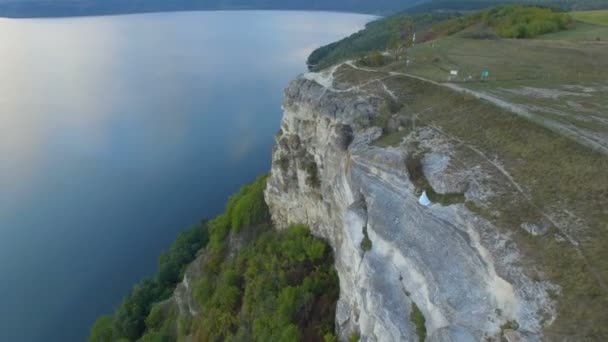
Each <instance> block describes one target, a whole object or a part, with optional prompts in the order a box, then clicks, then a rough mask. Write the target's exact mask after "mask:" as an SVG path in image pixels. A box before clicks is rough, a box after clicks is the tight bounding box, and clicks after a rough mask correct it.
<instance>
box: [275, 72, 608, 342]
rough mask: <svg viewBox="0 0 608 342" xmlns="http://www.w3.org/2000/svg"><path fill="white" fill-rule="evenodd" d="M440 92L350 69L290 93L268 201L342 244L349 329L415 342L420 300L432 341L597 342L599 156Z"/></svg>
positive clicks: (345, 330) (283, 215) (340, 315)
mask: <svg viewBox="0 0 608 342" xmlns="http://www.w3.org/2000/svg"><path fill="white" fill-rule="evenodd" d="M440 88H441V87H439V86H436V85H432V84H425V83H424V82H423V81H420V80H415V79H409V78H407V77H404V76H398V75H395V74H391V73H387V72H382V71H378V72H373V71H364V70H357V69H355V68H353V67H352V66H349V65H347V64H343V65H340V66H335V67H333V68H331V69H328V70H325V71H322V72H319V73H308V74H305V75H303V76H302V77H300V78H299V79H297V80H295V81H293V82H292V83H291V84H290V85H289V87H288V88H287V90H286V91H285V102H284V117H283V120H282V123H281V129H280V131H279V133H278V134H277V137H276V146H275V148H274V150H273V166H272V171H271V176H270V178H269V179H268V185H267V189H266V193H265V198H266V201H267V203H268V205H269V207H270V210H271V214H272V218H273V221H274V223H275V224H276V225H277V226H278V227H286V226H287V225H288V224H290V223H295V222H297V223H304V224H308V225H309V226H310V227H311V229H312V231H313V233H314V234H316V235H318V236H321V237H323V238H325V239H327V240H328V241H329V243H330V244H331V246H332V247H333V249H334V252H335V260H336V269H337V271H338V275H339V278H340V289H341V293H340V299H339V302H338V307H337V313H336V324H337V332H338V334H339V336H340V338H341V339H347V338H348V337H349V336H353V335H354V334H360V336H361V339H362V340H367V341H398V340H401V341H404V340H407V341H415V340H420V339H422V338H424V334H425V332H424V331H423V330H424V329H420V318H419V317H417V316H418V315H417V314H416V313H415V312H416V311H417V309H419V310H420V312H421V313H422V315H423V316H424V319H423V322H422V324H424V326H425V329H426V339H427V340H428V341H471V340H486V339H489V340H500V339H506V340H508V341H520V340H526V341H535V340H541V339H547V338H549V339H550V338H557V337H559V338H560V339H568V338H570V339H578V338H582V339H598V338H602V337H603V336H605V330H603V328H601V326H602V323H601V322H602V320H604V319H605V318H606V313H605V309H602V307H603V305H604V304H605V303H606V288H605V283H604V279H605V275H606V267H605V265H604V263H603V262H602V261H601V260H602V255H603V254H601V253H600V254H598V253H599V252H598V250H599V249H601V244H602V243H603V242H605V233H602V232H604V231H605V229H606V228H608V227H606V228H604V226H605V222H606V221H605V218H606V214H607V213H606V211H605V209H602V208H603V206H602V203H605V200H606V196H607V194H608V193H607V189H608V179H607V176H606V174H605V172H603V171H602V169H604V167H605V166H608V164H607V162H606V158H605V157H604V156H602V155H600V154H598V153H596V152H593V151H589V150H587V149H585V148H583V147H580V146H578V145H577V144H576V143H575V142H572V141H570V140H568V139H565V138H563V137H560V136H558V135H557V134H556V133H553V132H551V131H548V130H546V129H544V128H541V127H538V126H536V125H534V124H533V123H531V122H527V121H526V120H525V119H522V118H519V117H517V116H516V115H513V114H511V113H508V112H506V111H504V110H501V109H499V108H497V107H494V106H492V105H490V104H487V103H483V102H481V101H480V100H478V99H474V98H472V97H469V96H467V95H463V94H460V93H456V92H453V91H451V90H448V89H440ZM556 151H559V153H561V155H560V156H557V155H553V154H552V153H554V152H556ZM551 158H553V159H551ZM552 163H555V164H552ZM576 165H579V167H580V168H579V169H578V170H575V168H576ZM556 169H557V171H556ZM604 170H605V169H604ZM577 177H578V178H577ZM576 180H579V181H580V182H579V184H578V189H579V190H580V191H582V192H586V193H585V194H583V195H577V194H576V193H574V194H571V193H570V192H568V191H569V190H570V189H569V188H568V186H569V184H562V182H564V183H567V182H571V181H576ZM583 198H586V199H587V203H585V204H582V203H580V201H581V200H583ZM426 199H430V204H429V203H426ZM598 231H599V233H598ZM598 246H599V247H598ZM602 253H603V252H602ZM556 256H557V257H559V258H563V259H561V260H560V262H557V261H556V260H552V258H555V257H556ZM562 261H563V262H562ZM578 282H581V283H584V284H586V285H584V286H583V285H580V284H579V283H578ZM579 285H580V288H579ZM572 302H576V303H578V304H577V305H575V306H572V305H571V303H572ZM596 302H597V303H596ZM600 303H603V304H600ZM585 310H587V311H589V312H590V313H589V314H586V313H585V312H586V311H585ZM417 327H418V329H417Z"/></svg>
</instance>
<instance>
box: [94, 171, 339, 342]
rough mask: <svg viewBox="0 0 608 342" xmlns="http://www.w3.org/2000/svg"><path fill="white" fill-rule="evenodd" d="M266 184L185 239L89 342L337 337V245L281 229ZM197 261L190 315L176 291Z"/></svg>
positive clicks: (246, 190) (246, 191)
mask: <svg viewBox="0 0 608 342" xmlns="http://www.w3.org/2000/svg"><path fill="white" fill-rule="evenodd" d="M265 186H266V177H260V178H259V179H258V180H257V181H255V182H254V183H251V184H249V185H246V186H245V187H243V188H242V189H241V190H240V191H239V192H238V193H237V194H235V195H234V196H232V197H231V198H230V199H229V200H228V203H227V205H226V210H225V212H224V213H223V214H221V215H219V216H218V217H216V218H215V219H213V220H211V221H209V222H206V223H205V224H204V225H202V226H197V227H194V228H192V229H191V230H189V231H187V232H186V233H183V234H182V235H180V237H178V239H177V241H176V242H175V243H174V245H173V246H172V247H171V249H170V251H169V252H168V253H164V254H163V255H162V256H161V258H160V264H159V271H158V273H157V275H156V276H155V277H154V278H152V279H149V280H145V281H144V282H142V283H141V284H140V285H138V286H136V287H135V288H134V289H133V291H132V292H131V294H129V295H128V296H127V297H126V298H125V300H124V301H123V303H122V304H121V305H120V306H119V307H118V308H117V310H116V312H115V313H114V314H113V315H105V316H101V317H100V318H99V319H98V320H97V321H96V322H95V324H94V326H93V327H92V329H91V334H90V336H89V341H90V342H110V341H176V340H183V339H184V338H188V339H189V340H195V341H301V340H304V341H321V340H326V341H335V336H334V319H335V318H334V317H335V310H336V301H337V300H338V294H339V287H338V278H337V275H336V272H335V270H334V266H333V255H332V251H331V248H330V247H329V246H328V245H327V244H326V243H325V242H323V241H322V240H319V239H317V238H315V237H313V236H312V235H311V234H310V232H309V230H308V228H307V227H306V226H303V225H292V226H291V227H289V228H288V229H286V230H284V231H280V232H277V231H275V230H273V229H272V224H271V223H270V215H269V212H268V207H267V206H266V203H265V202H264V195H263V191H264V188H265ZM207 242H208V244H207ZM201 247H202V248H201ZM194 257H196V260H195V261H194V262H193V265H191V266H189V267H192V268H195V269H200V270H202V272H201V273H198V274H196V275H192V274H191V275H190V276H189V278H188V280H189V283H190V285H189V288H190V289H191V290H190V291H191V293H190V296H191V297H193V300H194V301H195V304H193V305H195V306H196V307H197V309H196V311H197V314H196V315H191V314H184V313H180V311H179V307H178V306H179V305H178V304H177V303H178V301H179V300H178V299H175V297H173V298H169V297H170V295H171V294H172V293H173V291H174V289H175V286H176V283H177V281H181V279H182V278H183V277H184V271H185V268H186V262H187V263H190V262H191V261H192V260H193V258H194ZM185 272H186V273H187V272H188V271H187V270H186V271H185ZM167 299H168V300H167Z"/></svg>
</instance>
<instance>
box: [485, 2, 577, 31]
mask: <svg viewBox="0 0 608 342" xmlns="http://www.w3.org/2000/svg"><path fill="white" fill-rule="evenodd" d="M481 17H482V21H483V23H484V24H485V25H487V26H489V27H491V28H493V29H494V30H495V31H496V33H498V34H499V35H500V36H501V37H505V38H530V37H535V36H538V35H541V34H545V33H551V32H556V31H560V30H565V29H566V28H567V27H568V25H569V24H570V23H571V22H572V18H571V17H570V16H569V15H568V14H566V13H562V12H559V11H556V10H553V9H550V8H541V7H525V6H518V5H509V6H500V7H496V8H492V9H489V10H486V11H483V12H482V14H481Z"/></svg>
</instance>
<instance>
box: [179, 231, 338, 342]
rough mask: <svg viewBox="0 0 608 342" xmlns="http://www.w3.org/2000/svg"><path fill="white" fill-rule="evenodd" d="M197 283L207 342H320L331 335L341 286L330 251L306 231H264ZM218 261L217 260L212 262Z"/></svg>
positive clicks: (197, 330)
mask: <svg viewBox="0 0 608 342" xmlns="http://www.w3.org/2000/svg"><path fill="white" fill-rule="evenodd" d="M220 259H221V261H220V262H219V263H218V264H216V265H213V266H211V267H209V268H208V270H207V272H206V273H205V274H204V275H203V277H202V278H200V279H198V280H197V282H196V283H195V284H194V291H195V292H194V294H195V298H196V300H197V302H198V304H199V305H200V312H201V314H200V317H199V319H198V320H196V321H194V322H191V325H190V326H189V327H188V328H187V329H186V330H185V334H187V335H191V336H194V338H195V340H203V341H218V340H222V341H232V340H235V341H299V340H322V339H323V336H324V335H327V334H328V333H329V334H332V333H333V326H334V314H335V303H336V300H337V298H338V293H339V289H338V281H337V276H336V274H335V271H334V269H333V260H332V256H331V250H330V248H329V246H327V245H326V244H325V243H324V242H322V241H320V240H317V239H315V238H314V237H312V236H311V235H310V233H309V231H308V228H307V227H305V226H301V225H294V226H291V227H290V228H288V229H287V230H285V231H281V232H275V231H272V230H271V229H263V230H262V231H261V233H259V235H258V237H256V238H255V239H253V240H252V241H250V242H249V243H247V244H246V245H245V246H244V247H242V248H240V249H239V251H238V253H237V254H236V255H234V256H232V257H226V256H224V257H222V258H220ZM210 262H214V261H210Z"/></svg>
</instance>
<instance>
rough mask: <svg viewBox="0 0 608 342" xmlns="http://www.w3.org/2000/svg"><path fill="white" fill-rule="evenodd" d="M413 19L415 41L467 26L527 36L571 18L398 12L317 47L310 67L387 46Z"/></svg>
mask: <svg viewBox="0 0 608 342" xmlns="http://www.w3.org/2000/svg"><path fill="white" fill-rule="evenodd" d="M409 22H411V23H413V31H414V32H415V33H416V43H421V42H427V41H431V40H435V39H437V38H441V37H444V36H448V35H453V34H455V33H458V32H461V31H463V30H466V29H470V31H471V32H468V34H469V35H470V36H471V37H473V38H499V37H503V38H531V37H536V36H539V35H542V34H546V33H550V32H557V31H561V30H566V29H567V28H568V27H569V25H570V24H571V22H572V18H571V17H570V16H569V15H568V14H567V13H564V12H560V11H559V10H556V9H551V8H541V7H529V6H521V5H505V6H498V7H494V8H491V9H487V10H483V11H479V12H476V13H473V14H470V15H466V16H462V15H459V14H457V13H432V14H416V15H409V14H407V13H400V14H397V15H393V16H390V17H387V18H383V19H379V20H376V21H374V22H371V23H369V24H367V26H366V27H365V29H364V30H361V31H359V32H357V33H355V34H353V35H351V36H349V37H347V38H344V39H342V40H340V41H338V42H335V43H332V44H329V45H326V46H323V47H320V48H318V49H316V50H315V51H313V52H312V53H311V54H310V56H309V57H308V62H307V63H308V66H309V68H310V69H311V70H320V69H323V68H326V67H328V66H330V65H332V64H336V63H338V62H341V61H344V60H348V59H359V58H362V57H365V56H368V58H369V56H371V53H373V52H375V51H378V50H380V51H382V50H387V49H389V47H390V45H391V43H393V42H394V40H395V39H396V38H401V39H410V38H409V36H407V37H403V35H402V30H403V26H404V25H405V24H406V23H409Z"/></svg>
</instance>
